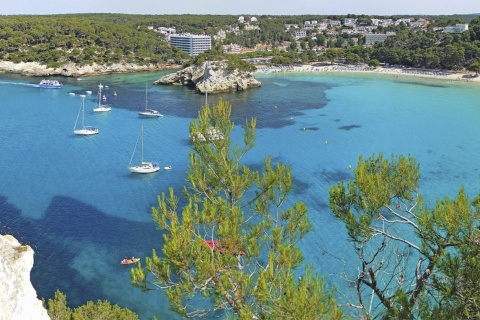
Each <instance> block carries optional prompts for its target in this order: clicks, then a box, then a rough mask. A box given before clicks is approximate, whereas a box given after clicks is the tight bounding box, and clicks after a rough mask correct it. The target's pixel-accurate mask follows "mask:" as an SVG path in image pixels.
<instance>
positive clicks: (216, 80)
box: [154, 61, 262, 93]
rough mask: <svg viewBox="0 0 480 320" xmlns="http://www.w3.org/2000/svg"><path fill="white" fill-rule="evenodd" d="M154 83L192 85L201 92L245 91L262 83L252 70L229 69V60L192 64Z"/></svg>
mask: <svg viewBox="0 0 480 320" xmlns="http://www.w3.org/2000/svg"><path fill="white" fill-rule="evenodd" d="M154 84H159V85H182V86H191V87H195V88H196V90H197V91H199V92H201V93H205V92H207V90H208V93H215V92H227V91H244V90H247V89H248V88H255V87H260V86H261V85H262V83H261V82H260V81H258V80H257V79H255V77H254V76H253V73H252V72H246V71H239V70H238V69H235V70H229V69H228V62H227V61H207V62H204V63H203V64H200V65H194V66H190V67H187V68H185V69H183V70H179V71H177V72H175V73H171V74H167V75H165V76H163V77H162V78H160V79H158V80H156V81H155V82H154Z"/></svg>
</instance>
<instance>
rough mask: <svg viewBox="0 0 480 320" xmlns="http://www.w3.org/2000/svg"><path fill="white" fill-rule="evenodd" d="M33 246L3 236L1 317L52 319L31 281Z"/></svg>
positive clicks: (0, 247)
mask: <svg viewBox="0 0 480 320" xmlns="http://www.w3.org/2000/svg"><path fill="white" fill-rule="evenodd" d="M32 267H33V249H32V248H31V247H30V246H22V245H21V244H20V242H18V240H17V239H15V238H14V237H12V236H10V235H5V236H0V306H1V307H0V320H26V319H36V320H44V319H50V317H49V316H48V314H47V310H45V308H44V307H43V305H42V301H41V300H39V299H38V298H37V292H36V291H35V289H34V288H33V286H32V283H31V282H30V271H31V270H32Z"/></svg>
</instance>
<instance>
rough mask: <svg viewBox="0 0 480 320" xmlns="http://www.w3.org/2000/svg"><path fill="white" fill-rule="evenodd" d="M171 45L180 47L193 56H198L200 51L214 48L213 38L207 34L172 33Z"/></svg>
mask: <svg viewBox="0 0 480 320" xmlns="http://www.w3.org/2000/svg"><path fill="white" fill-rule="evenodd" d="M170 46H175V47H178V48H180V49H181V50H182V51H183V52H186V53H188V54H189V55H191V56H198V55H199V54H200V53H202V52H204V51H207V50H209V49H211V48H212V38H211V37H210V36H205V35H195V34H189V33H184V34H172V35H171V36H170Z"/></svg>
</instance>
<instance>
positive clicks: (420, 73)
mask: <svg viewBox="0 0 480 320" xmlns="http://www.w3.org/2000/svg"><path fill="white" fill-rule="evenodd" d="M256 72H258V73H275V72H321V73H330V72H368V73H373V74H385V75H395V76H399V75H400V76H410V77H423V78H434V79H443V80H448V81H465V82H478V83H480V77H478V76H477V77H474V73H473V72H469V71H459V72H453V71H450V70H432V69H416V68H407V67H376V68H374V67H369V66H365V65H358V66H355V65H345V64H331V65H302V66H257V71H256Z"/></svg>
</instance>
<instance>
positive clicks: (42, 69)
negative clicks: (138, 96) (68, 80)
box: [0, 61, 179, 77]
mask: <svg viewBox="0 0 480 320" xmlns="http://www.w3.org/2000/svg"><path fill="white" fill-rule="evenodd" d="M177 68H179V66H178V65H176V64H150V65H145V66H141V65H137V64H133V63H114V64H111V65H99V64H95V63H94V64H92V65H85V66H78V65H76V64H75V63H73V62H70V63H67V64H65V65H62V66H61V67H59V68H47V66H46V65H43V64H40V63H38V62H20V63H13V62H11V61H0V72H8V73H19V74H22V75H25V76H39V77H40V76H41V77H45V76H55V75H57V76H66V77H80V76H85V75H96V74H108V73H128V72H138V71H158V70H168V69H177Z"/></svg>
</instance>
